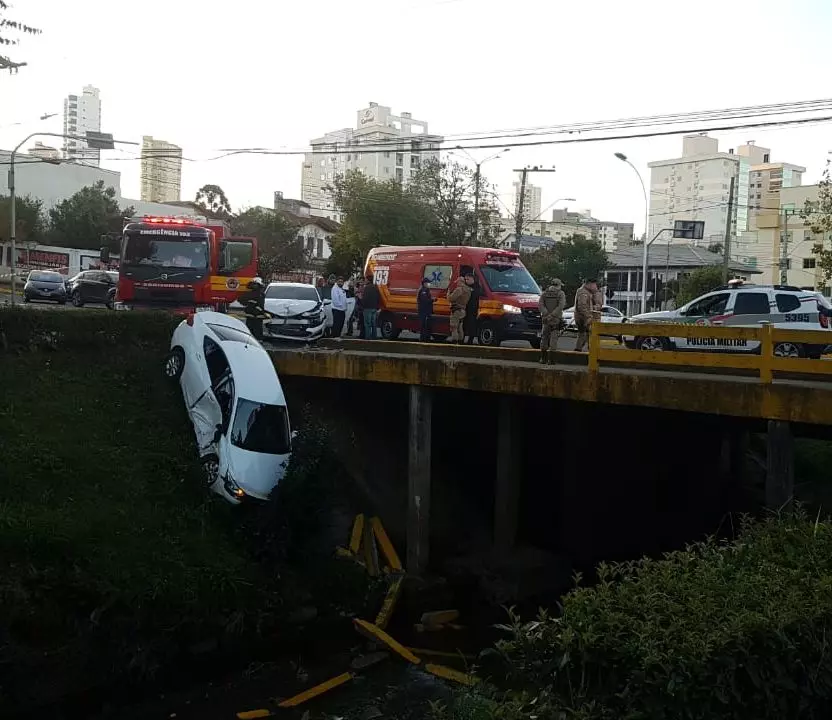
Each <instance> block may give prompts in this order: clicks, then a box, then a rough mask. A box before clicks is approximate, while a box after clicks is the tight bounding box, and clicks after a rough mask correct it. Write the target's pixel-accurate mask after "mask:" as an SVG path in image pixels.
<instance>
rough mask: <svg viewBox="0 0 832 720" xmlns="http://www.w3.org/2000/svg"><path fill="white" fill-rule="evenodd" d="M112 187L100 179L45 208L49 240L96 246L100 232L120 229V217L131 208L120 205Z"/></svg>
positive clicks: (63, 244) (129, 213)
mask: <svg viewBox="0 0 832 720" xmlns="http://www.w3.org/2000/svg"><path fill="white" fill-rule="evenodd" d="M115 197H116V191H115V190H114V189H113V188H111V187H108V188H105V187H104V181H103V180H99V181H98V182H97V183H95V185H88V186H87V187H84V188H81V189H80V190H79V191H78V192H77V193H75V194H74V195H73V196H72V197H70V198H68V199H66V200H64V201H63V202H60V203H58V205H56V206H55V207H54V208H52V209H51V210H50V211H49V220H50V225H51V228H50V232H49V242H50V243H52V244H53V245H60V246H61V247H72V248H80V249H82V250H98V249H99V248H100V247H101V236H102V235H106V234H108V233H120V232H121V230H122V229H123V227H124V218H126V217H131V216H132V215H133V214H134V213H135V208H132V207H127V208H123V209H120V208H119V206H118V202H117V201H116V199H115Z"/></svg>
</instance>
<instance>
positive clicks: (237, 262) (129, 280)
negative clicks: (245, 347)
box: [116, 217, 257, 311]
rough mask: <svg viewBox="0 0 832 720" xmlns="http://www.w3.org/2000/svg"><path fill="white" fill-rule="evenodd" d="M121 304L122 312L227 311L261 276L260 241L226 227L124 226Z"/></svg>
mask: <svg viewBox="0 0 832 720" xmlns="http://www.w3.org/2000/svg"><path fill="white" fill-rule="evenodd" d="M120 260H121V262H120V265H119V276H118V293H117V295H116V303H117V306H118V307H122V308H134V307H136V308H139V307H141V308H154V307H155V308H170V309H174V310H176V309H179V310H184V311H191V310H194V309H198V308H211V309H219V310H224V309H225V308H227V306H228V304H229V303H232V302H234V301H235V300H237V299H239V297H240V295H242V294H243V293H245V292H247V289H248V284H249V283H250V282H251V281H252V280H253V279H254V277H255V276H256V275H257V239H256V238H253V237H226V226H225V225H221V224H212V225H207V223H206V224H200V223H197V222H196V221H192V220H188V219H183V218H169V217H143V218H140V219H134V220H131V221H130V222H128V223H127V224H126V225H125V226H124V231H123V233H122V236H121V258H120Z"/></svg>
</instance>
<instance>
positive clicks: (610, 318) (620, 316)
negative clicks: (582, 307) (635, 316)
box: [563, 305, 627, 331]
mask: <svg viewBox="0 0 832 720" xmlns="http://www.w3.org/2000/svg"><path fill="white" fill-rule="evenodd" d="M563 322H564V323H566V329H567V330H575V331H577V329H578V328H577V327H576V325H575V306H574V305H573V306H572V307H571V308H567V309H566V310H564V311H563ZM601 322H604V323H625V322H627V316H626V315H625V314H624V313H623V312H621V311H620V310H619V309H618V308H616V307H613V306H612V305H604V306H603V307H602V308H601Z"/></svg>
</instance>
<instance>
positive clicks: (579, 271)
mask: <svg viewBox="0 0 832 720" xmlns="http://www.w3.org/2000/svg"><path fill="white" fill-rule="evenodd" d="M523 263H524V264H525V265H526V267H527V268H528V270H529V272H530V273H531V274H532V276H533V277H534V279H535V280H537V282H538V284H539V285H540V286H541V287H542V288H546V287H547V286H548V285H550V284H551V282H552V280H554V279H555V278H559V279H560V281H561V282H562V283H563V289H564V292H565V293H566V294H567V297H569V296H571V295H572V294H574V293H575V291H576V290H577V289H578V288H579V287H580V285H581V284H582V283H583V282H584V281H585V280H587V279H589V278H591V277H595V278H599V277H601V276H602V275H603V274H604V270H606V269H607V268H608V267H609V265H610V263H609V259H608V258H607V253H606V252H604V249H603V248H602V247H601V243H599V242H598V241H597V240H592V239H588V238H586V237H584V236H583V235H572V236H571V237H568V238H565V239H564V240H562V241H559V242H556V243H555V244H554V245H552V247H549V248H545V249H543V250H538V251H537V252H533V253H524V254H523Z"/></svg>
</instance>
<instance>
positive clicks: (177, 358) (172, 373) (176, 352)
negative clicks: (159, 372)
mask: <svg viewBox="0 0 832 720" xmlns="http://www.w3.org/2000/svg"><path fill="white" fill-rule="evenodd" d="M184 369H185V351H184V350H183V349H182V348H181V347H175V348H173V350H171V351H170V352H169V353H168V356H167V357H166V358H165V377H166V378H167V379H168V380H172V381H174V382H175V381H177V380H179V378H180V377H182V371H183V370H184Z"/></svg>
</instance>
